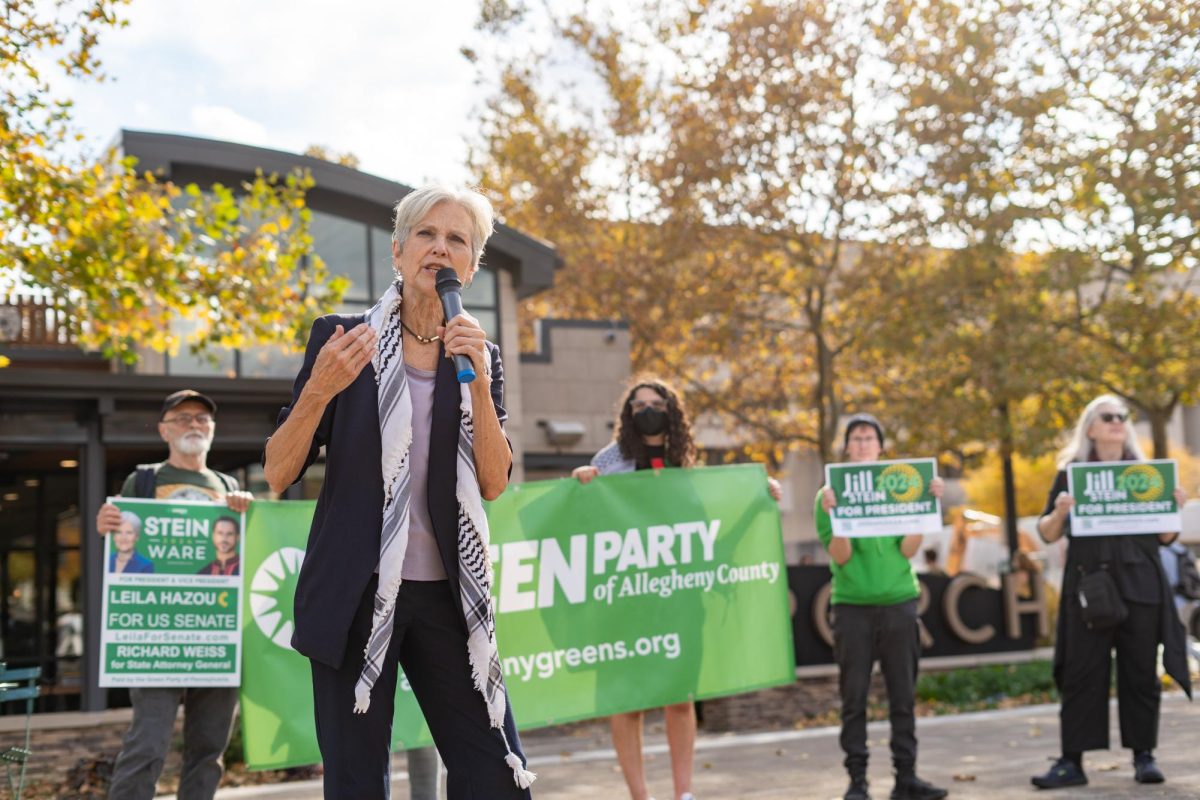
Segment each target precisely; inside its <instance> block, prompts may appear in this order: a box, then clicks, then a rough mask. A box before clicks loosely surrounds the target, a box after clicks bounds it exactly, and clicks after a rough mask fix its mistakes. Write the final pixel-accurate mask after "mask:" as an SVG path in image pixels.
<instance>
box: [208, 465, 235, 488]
mask: <svg viewBox="0 0 1200 800" xmlns="http://www.w3.org/2000/svg"><path fill="white" fill-rule="evenodd" d="M213 473H214V474H216V476H217V477H218V478H220V479H221V483H223V484H225V494H229V493H230V492H236V491H237V490H238V482H237V478H235V477H233V476H232V475H226V474H225V473H224V472H217V471H216V470H215V469H214V470H213Z"/></svg>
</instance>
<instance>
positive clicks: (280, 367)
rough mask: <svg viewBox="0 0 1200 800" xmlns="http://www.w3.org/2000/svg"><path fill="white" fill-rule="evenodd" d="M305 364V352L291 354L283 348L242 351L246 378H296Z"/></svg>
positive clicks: (260, 348)
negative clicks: (301, 366)
mask: <svg viewBox="0 0 1200 800" xmlns="http://www.w3.org/2000/svg"><path fill="white" fill-rule="evenodd" d="M303 363H304V351H303V350H297V351H296V352H294V353H289V352H287V351H286V350H284V349H283V348H282V347H275V346H269V347H268V346H264V347H250V348H247V349H245V350H243V351H242V369H241V375H242V377H244V378H294V377H296V373H297V372H299V371H300V365H301V364H303Z"/></svg>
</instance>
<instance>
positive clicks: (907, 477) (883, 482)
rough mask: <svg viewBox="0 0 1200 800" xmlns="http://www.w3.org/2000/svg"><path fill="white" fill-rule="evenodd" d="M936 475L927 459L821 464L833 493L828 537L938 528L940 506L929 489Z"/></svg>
mask: <svg viewBox="0 0 1200 800" xmlns="http://www.w3.org/2000/svg"><path fill="white" fill-rule="evenodd" d="M935 477H937V462H936V461H935V460H934V459H932V458H912V459H906V460H902V461H871V462H865V463H857V464H828V465H826V467H825V485H827V486H829V487H830V488H831V489H833V492H834V494H835V495H836V496H837V505H836V506H834V508H833V510H832V511H831V512H830V520H831V522H832V523H833V535H834V536H850V537H863V536H907V535H908V534H910V533H939V532H941V530H942V506H941V503H940V502H939V501H938V499H937V498H936V497H934V496H933V495H932V494H931V493H930V490H929V487H930V484H932V483H933V479H934V478H935Z"/></svg>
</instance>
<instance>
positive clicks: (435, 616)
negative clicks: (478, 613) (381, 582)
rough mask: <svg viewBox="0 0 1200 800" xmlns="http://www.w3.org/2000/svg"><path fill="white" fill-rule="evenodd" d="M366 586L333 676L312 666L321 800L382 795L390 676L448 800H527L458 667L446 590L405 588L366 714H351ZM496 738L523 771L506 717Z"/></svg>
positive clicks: (460, 627)
mask: <svg viewBox="0 0 1200 800" xmlns="http://www.w3.org/2000/svg"><path fill="white" fill-rule="evenodd" d="M374 598H375V581H374V580H372V581H371V583H370V584H369V585H368V587H367V591H366V592H365V593H364V594H363V598H362V601H361V602H360V603H359V606H358V611H357V612H356V613H355V616H354V622H353V624H352V627H351V629H350V635H349V639H348V641H347V644H346V658H345V660H344V661H343V662H342V666H341V668H340V669H333V668H332V667H329V666H328V665H325V664H321V663H320V662H317V661H311V662H310V663H311V665H312V675H313V698H314V700H315V707H316V722H317V743H318V744H319V745H320V747H321V757H322V758H323V759H324V762H325V797H326V798H330V799H332V800H343V799H344V800H375V799H376V798H380V799H381V800H386V798H388V796H389V791H390V788H389V787H390V784H389V780H390V766H391V758H390V753H389V749H390V744H391V738H392V714H393V710H394V706H395V702H394V698H395V694H396V672H397V670H396V666H397V663H399V664H400V665H401V666H403V667H404V674H405V676H406V677H407V678H408V682H409V684H410V685H411V686H412V690H413V694H414V695H415V696H416V698H417V702H418V703H419V704H420V706H421V711H422V713H423V714H424V715H425V721H426V722H427V723H428V724H429V730H430V732H431V733H432V734H433V740H434V743H435V744H436V745H437V749H438V752H439V753H441V756H442V759H443V761H445V763H446V770H447V773H448V775H447V782H446V788H447V794H448V797H449V800H502V799H503V798H526V799H527V798H529V797H530V793H529V790H528V789H519V788H517V785H516V783H515V782H514V780H513V772H512V769H511V768H510V767H509V766H508V765H507V764H506V763H505V762H504V757H505V750H504V741H503V739H502V738H501V736H500V732H499V731H498V730H496V729H494V728H492V727H491V726H490V723H489V721H488V714H487V707H486V705H485V704H484V701H483V696H482V695H481V694H480V693H479V692H478V691H476V689H475V684H474V682H473V680H472V678H471V667H470V664H469V662H468V660H467V630H466V626H465V625H464V623H463V621H462V617H461V616H460V615H459V613H458V612H457V610H456V607H455V604H456V603H457V602H458V596H457V595H456V594H454V593H453V592H451V590H450V587H449V584H448V582H447V581H405V582H404V583H402V584H401V586H400V595H399V597H398V598H397V600H396V625H395V628H394V629H393V631H392V640H391V644H390V645H389V647H388V652H387V657H386V659H385V660H384V665H383V669H382V672H381V674H380V676H379V680H377V681H376V682H375V686H374V688H373V689H372V691H371V706H370V708H369V709H368V711H367V713H365V714H355V713H353V712H354V684H355V683H356V682H357V681H358V676H359V673H360V671H361V670H362V659H363V656H362V653H363V648H364V647H365V646H366V642H367V637H368V636H369V635H370V632H371V612H372V609H373V607H374ZM504 730H505V735H507V737H508V743H509V745H510V746H511V747H512V752H514V753H516V754H517V755H518V756H520V757H521V760H522V761H524V760H525V758H524V755H523V754H522V752H521V743H520V740H519V739H518V737H517V729H516V725H515V724H514V723H513V718H512V711H511V709H509V710H507V711H506V712H505V717H504Z"/></svg>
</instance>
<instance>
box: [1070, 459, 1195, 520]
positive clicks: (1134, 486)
mask: <svg viewBox="0 0 1200 800" xmlns="http://www.w3.org/2000/svg"><path fill="white" fill-rule="evenodd" d="M1177 485H1179V468H1178V465H1177V464H1176V463H1175V462H1174V461H1173V460H1171V459H1166V458H1164V459H1156V460H1153V461H1133V462H1130V461H1100V462H1080V463H1076V464H1071V465H1070V466H1069V467H1068V468H1067V491H1068V492H1069V493H1070V495H1071V497H1073V498H1075V505H1074V506H1072V507H1071V535H1072V536H1114V535H1118V534H1128V533H1175V532H1176V531H1180V530H1182V529H1183V524H1182V519H1181V516H1180V513H1179V504H1178V503H1176V502H1175V487H1176V486H1177Z"/></svg>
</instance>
